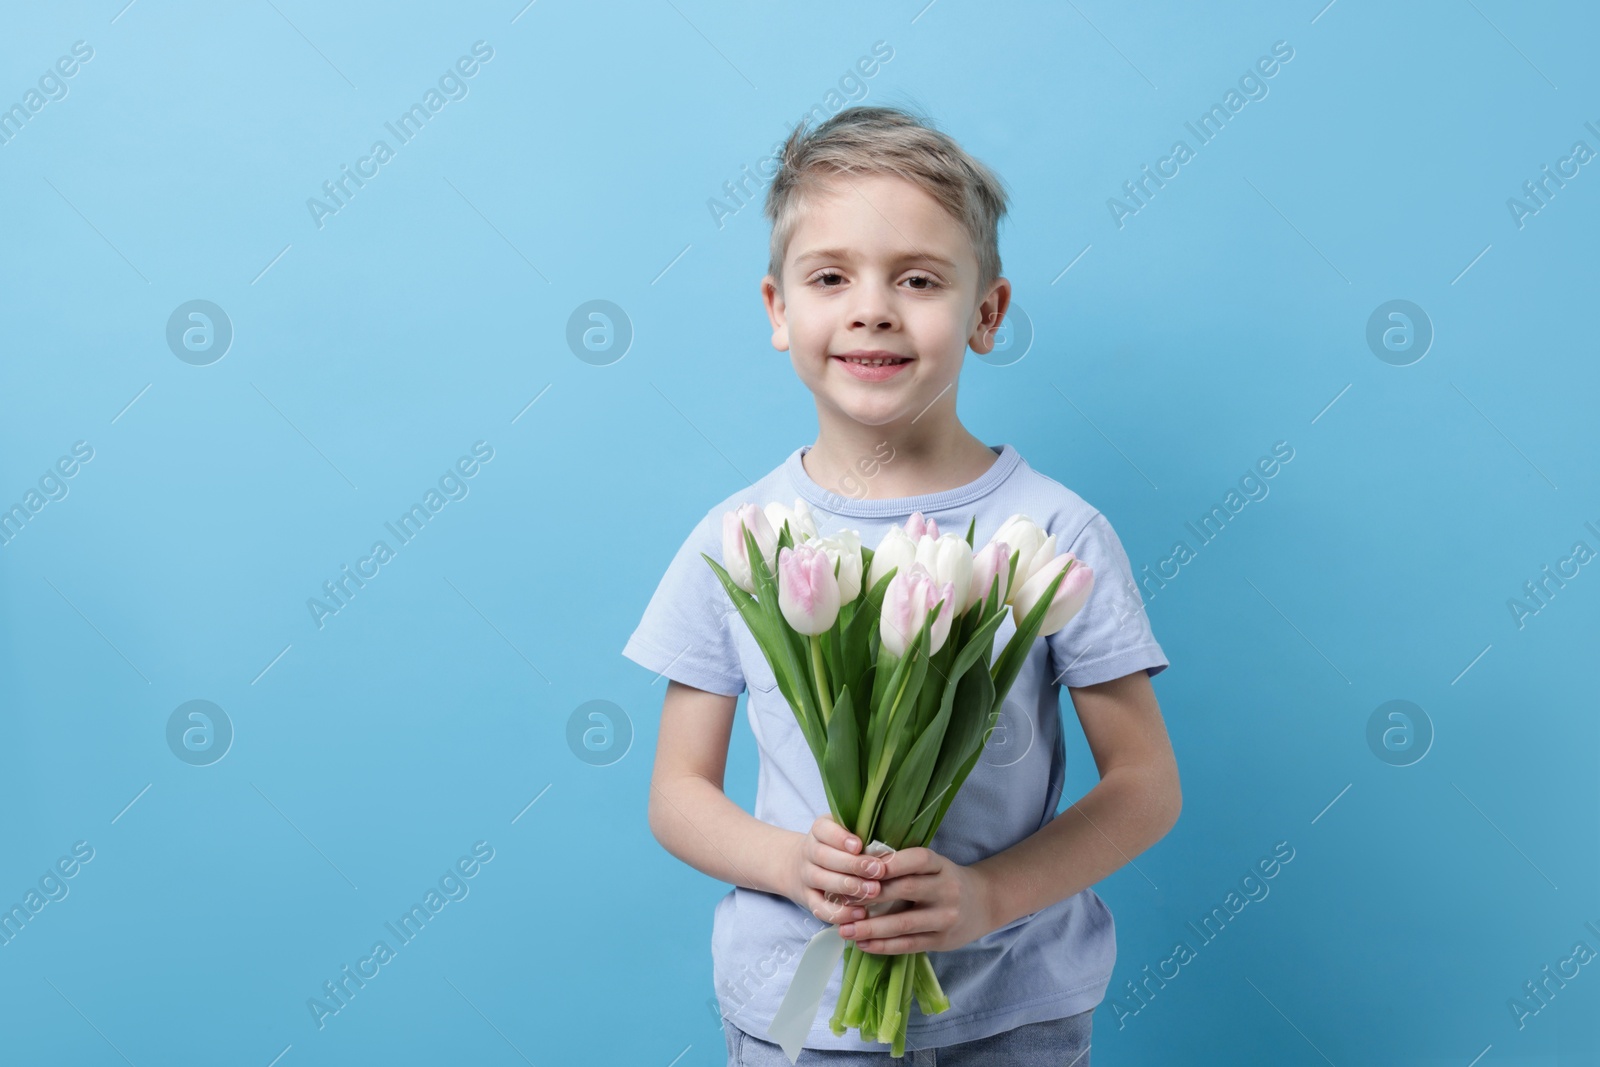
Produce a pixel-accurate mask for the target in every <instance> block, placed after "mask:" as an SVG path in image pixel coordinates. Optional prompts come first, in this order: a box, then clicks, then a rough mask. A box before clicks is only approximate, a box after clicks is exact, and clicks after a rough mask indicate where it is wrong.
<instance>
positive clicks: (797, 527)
mask: <svg viewBox="0 0 1600 1067" xmlns="http://www.w3.org/2000/svg"><path fill="white" fill-rule="evenodd" d="M762 510H763V513H764V514H765V515H766V516H767V522H768V523H770V524H771V526H772V535H773V537H774V538H776V537H777V535H778V534H779V533H780V532H781V531H782V530H783V524H784V521H785V520H787V521H788V523H789V537H790V538H791V539H792V540H793V541H794V543H795V544H797V545H798V544H799V543H800V542H801V541H809V540H810V539H812V538H814V537H816V536H817V520H816V517H815V516H814V515H812V513H811V505H809V504H807V503H806V502H805V499H804V498H802V497H798V496H797V497H795V498H794V508H793V509H792V510H791V509H789V508H786V507H784V506H783V505H782V504H780V503H778V502H777V501H776V500H774V501H773V502H772V503H770V504H768V505H767V506H766V507H765V508H764V509H762Z"/></svg>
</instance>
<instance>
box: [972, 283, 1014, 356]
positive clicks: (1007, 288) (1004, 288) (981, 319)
mask: <svg viewBox="0 0 1600 1067" xmlns="http://www.w3.org/2000/svg"><path fill="white" fill-rule="evenodd" d="M1010 306H1011V283H1010V282H1009V281H1007V280H1006V279H1005V278H996V279H995V280H994V284H993V285H991V286H990V287H989V292H988V294H987V295H985V296H984V298H983V299H982V300H980V301H979V302H978V321H977V324H976V325H975V326H973V328H972V335H971V336H970V337H968V338H967V347H969V348H971V349H972V350H973V351H974V352H976V353H978V355H980V356H984V355H988V354H989V352H990V351H991V350H992V349H993V348H994V339H995V334H996V333H997V332H998V331H999V329H1000V323H1001V322H1003V321H1004V320H1005V317H1006V309H1007V308H1009V307H1010Z"/></svg>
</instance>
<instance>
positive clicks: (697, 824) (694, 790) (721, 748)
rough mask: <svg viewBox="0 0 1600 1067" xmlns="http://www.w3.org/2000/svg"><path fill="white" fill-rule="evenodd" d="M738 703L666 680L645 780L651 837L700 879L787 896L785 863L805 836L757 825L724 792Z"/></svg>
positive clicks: (766, 825)
mask: <svg viewBox="0 0 1600 1067" xmlns="http://www.w3.org/2000/svg"><path fill="white" fill-rule="evenodd" d="M738 700H739V698H738V697H737V696H725V695H723V694H721V693H711V692H707V691H706V690H704V689H696V688H694V687H693V686H688V685H684V684H683V683H681V682H677V681H672V680H670V679H669V680H668V682H667V696H666V699H665V700H664V701H663V702H662V705H661V733H660V737H659V739H658V740H657V742H656V761H655V769H654V771H653V773H652V775H651V778H650V806H649V811H650V832H651V833H653V834H654V835H655V838H656V840H657V841H659V842H661V846H662V847H663V848H665V849H666V850H667V851H668V852H670V853H672V854H673V855H674V856H676V857H677V858H678V859H680V860H682V861H683V862H685V863H687V864H688V865H689V866H691V867H693V868H694V869H695V870H697V871H700V872H701V873H702V874H706V875H709V876H710V877H712V878H715V879H717V880H718V881H722V882H728V883H730V884H733V885H741V886H744V887H746V888H748V889H758V890H761V891H762V892H766V893H776V894H778V895H779V896H788V893H789V890H788V889H787V888H786V887H785V886H784V880H785V877H786V872H785V869H784V864H785V862H787V858H788V856H789V855H790V854H791V853H792V852H793V850H794V847H795V843H794V839H795V838H798V837H801V836H804V835H801V834H797V833H795V832H793V831H790V830H785V829H782V828H781V827H777V826H773V825H772V824H770V823H765V822H762V821H761V820H760V819H757V818H756V817H755V816H754V815H751V814H750V813H749V812H747V811H745V810H744V809H743V808H741V807H740V806H739V805H737V804H735V803H734V802H733V801H732V800H729V799H728V797H727V794H725V793H724V792H723V791H722V780H723V773H724V772H725V771H726V769H727V764H728V739H729V737H730V736H731V735H732V732H733V719H734V710H735V708H736V707H737V704H738ZM790 899H792V898H790Z"/></svg>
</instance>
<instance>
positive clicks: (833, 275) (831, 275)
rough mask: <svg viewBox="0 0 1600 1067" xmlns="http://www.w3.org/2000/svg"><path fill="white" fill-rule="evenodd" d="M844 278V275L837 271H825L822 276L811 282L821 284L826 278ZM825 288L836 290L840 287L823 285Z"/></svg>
mask: <svg viewBox="0 0 1600 1067" xmlns="http://www.w3.org/2000/svg"><path fill="white" fill-rule="evenodd" d="M843 277H844V275H842V274H840V273H839V272H838V271H836V270H825V271H823V272H822V273H821V274H819V275H817V276H816V277H815V278H812V279H811V280H812V281H813V282H821V281H822V280H823V279H824V278H843ZM823 288H824V289H836V288H838V286H834V285H823Z"/></svg>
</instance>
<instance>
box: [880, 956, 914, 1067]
mask: <svg viewBox="0 0 1600 1067" xmlns="http://www.w3.org/2000/svg"><path fill="white" fill-rule="evenodd" d="M910 962H911V957H910V956H905V955H901V956H893V957H891V958H890V960H889V989H888V991H887V992H886V993H884V995H883V1025H881V1026H879V1027H878V1040H879V1041H882V1040H884V1039H885V1038H887V1039H888V1040H889V1041H890V1042H899V1043H900V1051H899V1052H896V1053H895V1055H896V1056H902V1055H904V1054H905V1038H904V1037H903V1036H901V1035H903V1034H904V1033H905V1026H906V1022H905V1019H904V1017H902V1016H901V1014H900V1001H901V1000H903V999H904V998H905V993H906V989H907V979H906V970H907V968H906V964H908V963H910Z"/></svg>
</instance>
